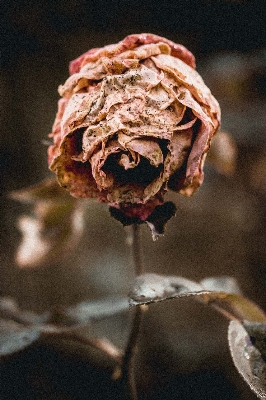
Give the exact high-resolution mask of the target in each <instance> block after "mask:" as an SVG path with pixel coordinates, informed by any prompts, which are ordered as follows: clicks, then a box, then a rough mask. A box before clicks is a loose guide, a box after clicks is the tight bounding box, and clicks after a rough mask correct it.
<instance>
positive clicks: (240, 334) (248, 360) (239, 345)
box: [228, 321, 266, 399]
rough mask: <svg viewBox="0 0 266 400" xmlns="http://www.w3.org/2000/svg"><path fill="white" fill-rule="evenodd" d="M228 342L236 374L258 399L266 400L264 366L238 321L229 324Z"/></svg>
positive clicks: (258, 353)
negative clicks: (238, 374) (237, 373)
mask: <svg viewBox="0 0 266 400" xmlns="http://www.w3.org/2000/svg"><path fill="white" fill-rule="evenodd" d="M228 340H229V348H230V351H231V355H232V358H233V361H234V364H235V366H236V368H237V370H238V372H239V373H240V375H241V376H242V377H243V379H244V380H245V381H246V382H247V383H248V384H249V386H250V388H251V389H252V390H253V391H254V392H255V393H256V395H257V396H258V397H259V398H260V399H266V364H265V362H264V360H263V358H262V356H261V353H260V351H259V350H258V349H257V348H256V347H255V346H253V344H252V342H251V340H250V337H249V334H248V332H247V331H246V330H245V328H244V327H243V326H242V325H241V324H240V323H239V322H238V321H231V322H230V324H229V330H228Z"/></svg>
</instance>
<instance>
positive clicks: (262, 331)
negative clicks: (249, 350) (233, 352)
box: [243, 321, 266, 361]
mask: <svg viewBox="0 0 266 400" xmlns="http://www.w3.org/2000/svg"><path fill="white" fill-rule="evenodd" d="M243 326H244V328H245V329H246V331H247V332H248V334H249V337H250V340H251V343H252V344H253V345H254V346H255V347H256V348H257V349H258V350H259V351H260V353H261V356H262V358H263V360H264V361H266V323H265V322H251V321H243Z"/></svg>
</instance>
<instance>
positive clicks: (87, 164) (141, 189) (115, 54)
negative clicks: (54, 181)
mask: <svg viewBox="0 0 266 400" xmlns="http://www.w3.org/2000/svg"><path fill="white" fill-rule="evenodd" d="M194 68H195V60H194V56H193V55H192V54H191V53H190V52H189V51H188V50H187V49H186V48H185V47H184V46H182V45H179V44H175V43H173V42H171V41H170V40H168V39H165V38H162V37H160V36H157V35H153V34H146V33H144V34H136V35H130V36H127V37H126V38H125V39H124V40H122V41H121V42H119V43H117V44H112V45H108V46H105V47H103V48H100V49H92V50H89V51H88V52H87V53H85V54H83V55H81V56H80V57H79V58H78V59H76V60H74V61H72V62H71V64H70V73H71V75H70V77H69V78H68V79H67V81H66V82H65V84H64V85H61V86H60V87H59V93H60V95H61V96H62V99H61V100H59V109H58V113H57V115H56V119H55V122H54V125H53V129H52V133H51V134H50V137H51V138H53V141H54V144H53V145H52V146H50V147H49V149H48V162H49V166H50V169H51V170H53V171H54V172H55V173H56V175H57V177H58V181H59V183H60V184H61V185H62V186H63V187H65V188H66V189H67V190H68V191H69V192H70V193H71V194H72V196H74V197H83V198H92V197H94V198H97V199H98V200H99V201H100V202H105V203H108V204H109V205H111V207H114V208H117V209H119V210H120V211H121V212H122V213H125V215H127V216H128V217H129V218H133V219H134V218H138V219H140V220H142V221H145V220H147V218H148V217H149V215H150V214H151V213H152V212H153V211H154V209H155V207H157V206H158V205H162V204H163V203H164V200H163V197H164V194H165V193H166V192H167V191H168V190H169V189H171V190H174V191H176V192H179V193H181V194H184V195H187V196H190V195H192V194H193V193H194V192H195V191H196V190H197V188H198V187H199V186H200V185H201V183H202V181H203V177H204V174H203V166H204V161H205V158H206V153H207V151H208V149H209V146H210V141H211V139H212V137H213V135H214V134H215V132H216V130H217V129H218V127H219V125H220V108H219V105H218V103H217V101H216V100H215V98H214V97H213V96H212V94H211V92H210V90H209V89H208V88H207V86H206V85H205V84H204V82H203V80H202V78H201V77H200V75H199V74H198V73H197V72H196V71H195V69H194Z"/></svg>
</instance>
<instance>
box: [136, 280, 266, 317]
mask: <svg viewBox="0 0 266 400" xmlns="http://www.w3.org/2000/svg"><path fill="white" fill-rule="evenodd" d="M215 279H216V281H215V283H214V278H208V280H207V281H206V280H205V281H203V282H202V283H196V282H194V281H191V280H188V279H185V278H182V277H177V276H162V275H157V274H144V275H140V276H138V277H137V278H136V280H135V282H134V283H133V286H132V288H131V291H130V295H129V296H130V306H136V305H142V304H149V303H156V302H161V301H165V300H171V299H175V298H181V297H195V299H197V300H200V301H202V302H204V303H207V304H210V305H212V306H213V307H215V308H216V309H217V310H218V311H220V312H221V313H222V314H224V315H226V316H227V317H229V318H230V319H234V318H235V319H239V320H243V319H246V320H249V321H257V322H266V315H265V313H264V312H263V311H262V310H261V309H260V308H259V307H258V306H257V305H256V304H255V303H253V302H252V301H250V300H248V299H246V298H245V297H243V296H240V295H238V294H234V293H227V292H226V290H228V288H229V287H228V286H229V280H228V278H226V279H225V278H223V286H224V290H223V291H221V290H217V291H216V290H208V287H209V286H210V283H211V284H212V286H217V285H218V283H219V286H220V287H221V280H220V281H219V279H217V278H215ZM204 282H205V284H206V286H207V287H205V286H204ZM225 282H226V283H225ZM231 284H232V283H231ZM233 289H234V290H237V291H238V290H239V289H238V288H236V287H235V286H234V288H233Z"/></svg>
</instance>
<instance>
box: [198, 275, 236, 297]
mask: <svg viewBox="0 0 266 400" xmlns="http://www.w3.org/2000/svg"><path fill="white" fill-rule="evenodd" d="M200 284H201V285H202V286H203V287H204V288H205V289H208V290H213V291H215V292H225V293H234V294H239V295H241V294H242V293H241V289H240V287H239V286H238V283H237V280H236V279H235V278H233V277H232V276H219V277H210V278H205V279H203V280H201V281H200Z"/></svg>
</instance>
